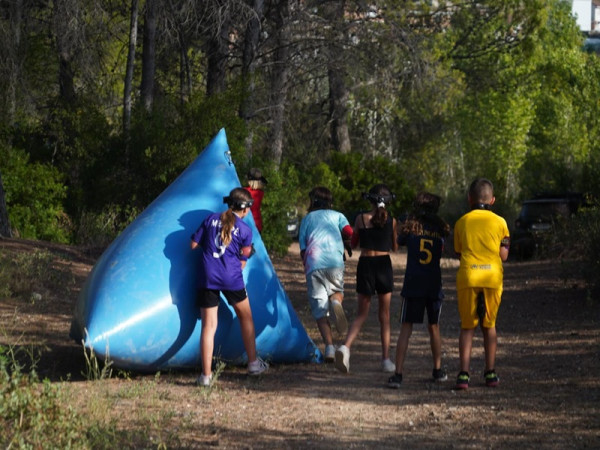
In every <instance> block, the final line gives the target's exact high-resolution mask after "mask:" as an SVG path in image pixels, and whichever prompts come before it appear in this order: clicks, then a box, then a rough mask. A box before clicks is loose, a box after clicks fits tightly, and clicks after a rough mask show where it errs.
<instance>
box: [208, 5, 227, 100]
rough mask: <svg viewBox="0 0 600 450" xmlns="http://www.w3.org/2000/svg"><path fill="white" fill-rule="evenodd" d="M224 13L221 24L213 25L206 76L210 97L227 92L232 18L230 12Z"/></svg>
mask: <svg viewBox="0 0 600 450" xmlns="http://www.w3.org/2000/svg"><path fill="white" fill-rule="evenodd" d="M223 13H224V14H223V16H219V20H220V22H218V23H214V24H213V25H214V30H215V32H214V33H211V36H210V37H209V43H208V69H207V72H208V73H207V74H206V93H207V95H209V96H210V95H213V94H218V93H219V92H223V91H225V75H226V68H227V59H228V57H229V27H230V25H231V18H230V17H229V11H228V10H224V11H223Z"/></svg>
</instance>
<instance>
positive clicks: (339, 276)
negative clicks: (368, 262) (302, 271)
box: [306, 267, 344, 320]
mask: <svg viewBox="0 0 600 450" xmlns="http://www.w3.org/2000/svg"><path fill="white" fill-rule="evenodd" d="M306 285H307V289H308V301H309V303H310V310H311V312H312V315H313V317H314V318H315V320H318V319H320V318H321V317H325V316H327V313H328V312H329V297H331V296H332V295H333V294H335V293H336V292H342V293H343V292H344V268H343V267H335V268H332V269H317V270H313V271H312V272H311V273H309V274H308V275H307V276H306Z"/></svg>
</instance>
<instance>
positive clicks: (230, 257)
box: [192, 213, 252, 291]
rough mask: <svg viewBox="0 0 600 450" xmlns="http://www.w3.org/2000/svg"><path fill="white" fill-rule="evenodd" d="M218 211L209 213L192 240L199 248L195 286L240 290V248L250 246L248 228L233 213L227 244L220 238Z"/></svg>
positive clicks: (241, 281) (241, 282)
mask: <svg viewBox="0 0 600 450" xmlns="http://www.w3.org/2000/svg"><path fill="white" fill-rule="evenodd" d="M221 228H222V225H221V214H220V213H214V214H211V215H209V216H208V217H207V218H206V219H205V220H204V222H202V225H200V228H198V230H197V231H196V232H195V233H194V234H193V235H192V240H193V241H194V242H196V243H197V244H198V245H200V247H202V264H201V269H200V272H199V274H198V283H197V286H198V288H199V289H218V290H232V291H236V290H241V289H244V287H245V285H244V279H243V276H242V265H241V262H240V261H241V260H245V259H247V258H245V257H243V256H242V255H241V249H242V247H249V246H250V245H252V230H251V229H250V227H249V226H248V225H247V224H246V223H244V221H243V220H242V219H240V218H239V217H238V216H235V223H234V225H233V232H232V239H231V242H230V243H229V245H228V246H224V245H223V242H222V241H221Z"/></svg>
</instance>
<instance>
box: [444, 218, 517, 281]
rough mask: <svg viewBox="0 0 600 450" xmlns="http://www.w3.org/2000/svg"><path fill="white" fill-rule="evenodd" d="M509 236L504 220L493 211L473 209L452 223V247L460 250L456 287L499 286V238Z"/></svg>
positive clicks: (501, 276) (501, 274) (500, 276)
mask: <svg viewBox="0 0 600 450" xmlns="http://www.w3.org/2000/svg"><path fill="white" fill-rule="evenodd" d="M508 236H509V231H508V226H507V225H506V221H505V220H504V219H503V218H502V217H500V216H498V215H497V214H495V213H494V212H492V211H489V210H485V209H474V210H473V211H470V212H468V213H467V214H465V215H464V216H462V217H461V218H460V219H458V221H457V222H456V225H455V226H454V251H456V252H457V253H460V267H459V269H458V273H457V275H456V288H457V289H464V288H468V287H485V288H492V289H500V288H502V279H503V274H504V269H503V267H502V260H501V258H500V244H501V242H502V239H504V238H505V237H508Z"/></svg>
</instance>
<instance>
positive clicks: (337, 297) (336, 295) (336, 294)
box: [329, 292, 344, 303]
mask: <svg viewBox="0 0 600 450" xmlns="http://www.w3.org/2000/svg"><path fill="white" fill-rule="evenodd" d="M329 300H337V301H338V302H340V303H342V302H343V301H344V293H343V292H334V293H333V294H331V296H330V297H329Z"/></svg>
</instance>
